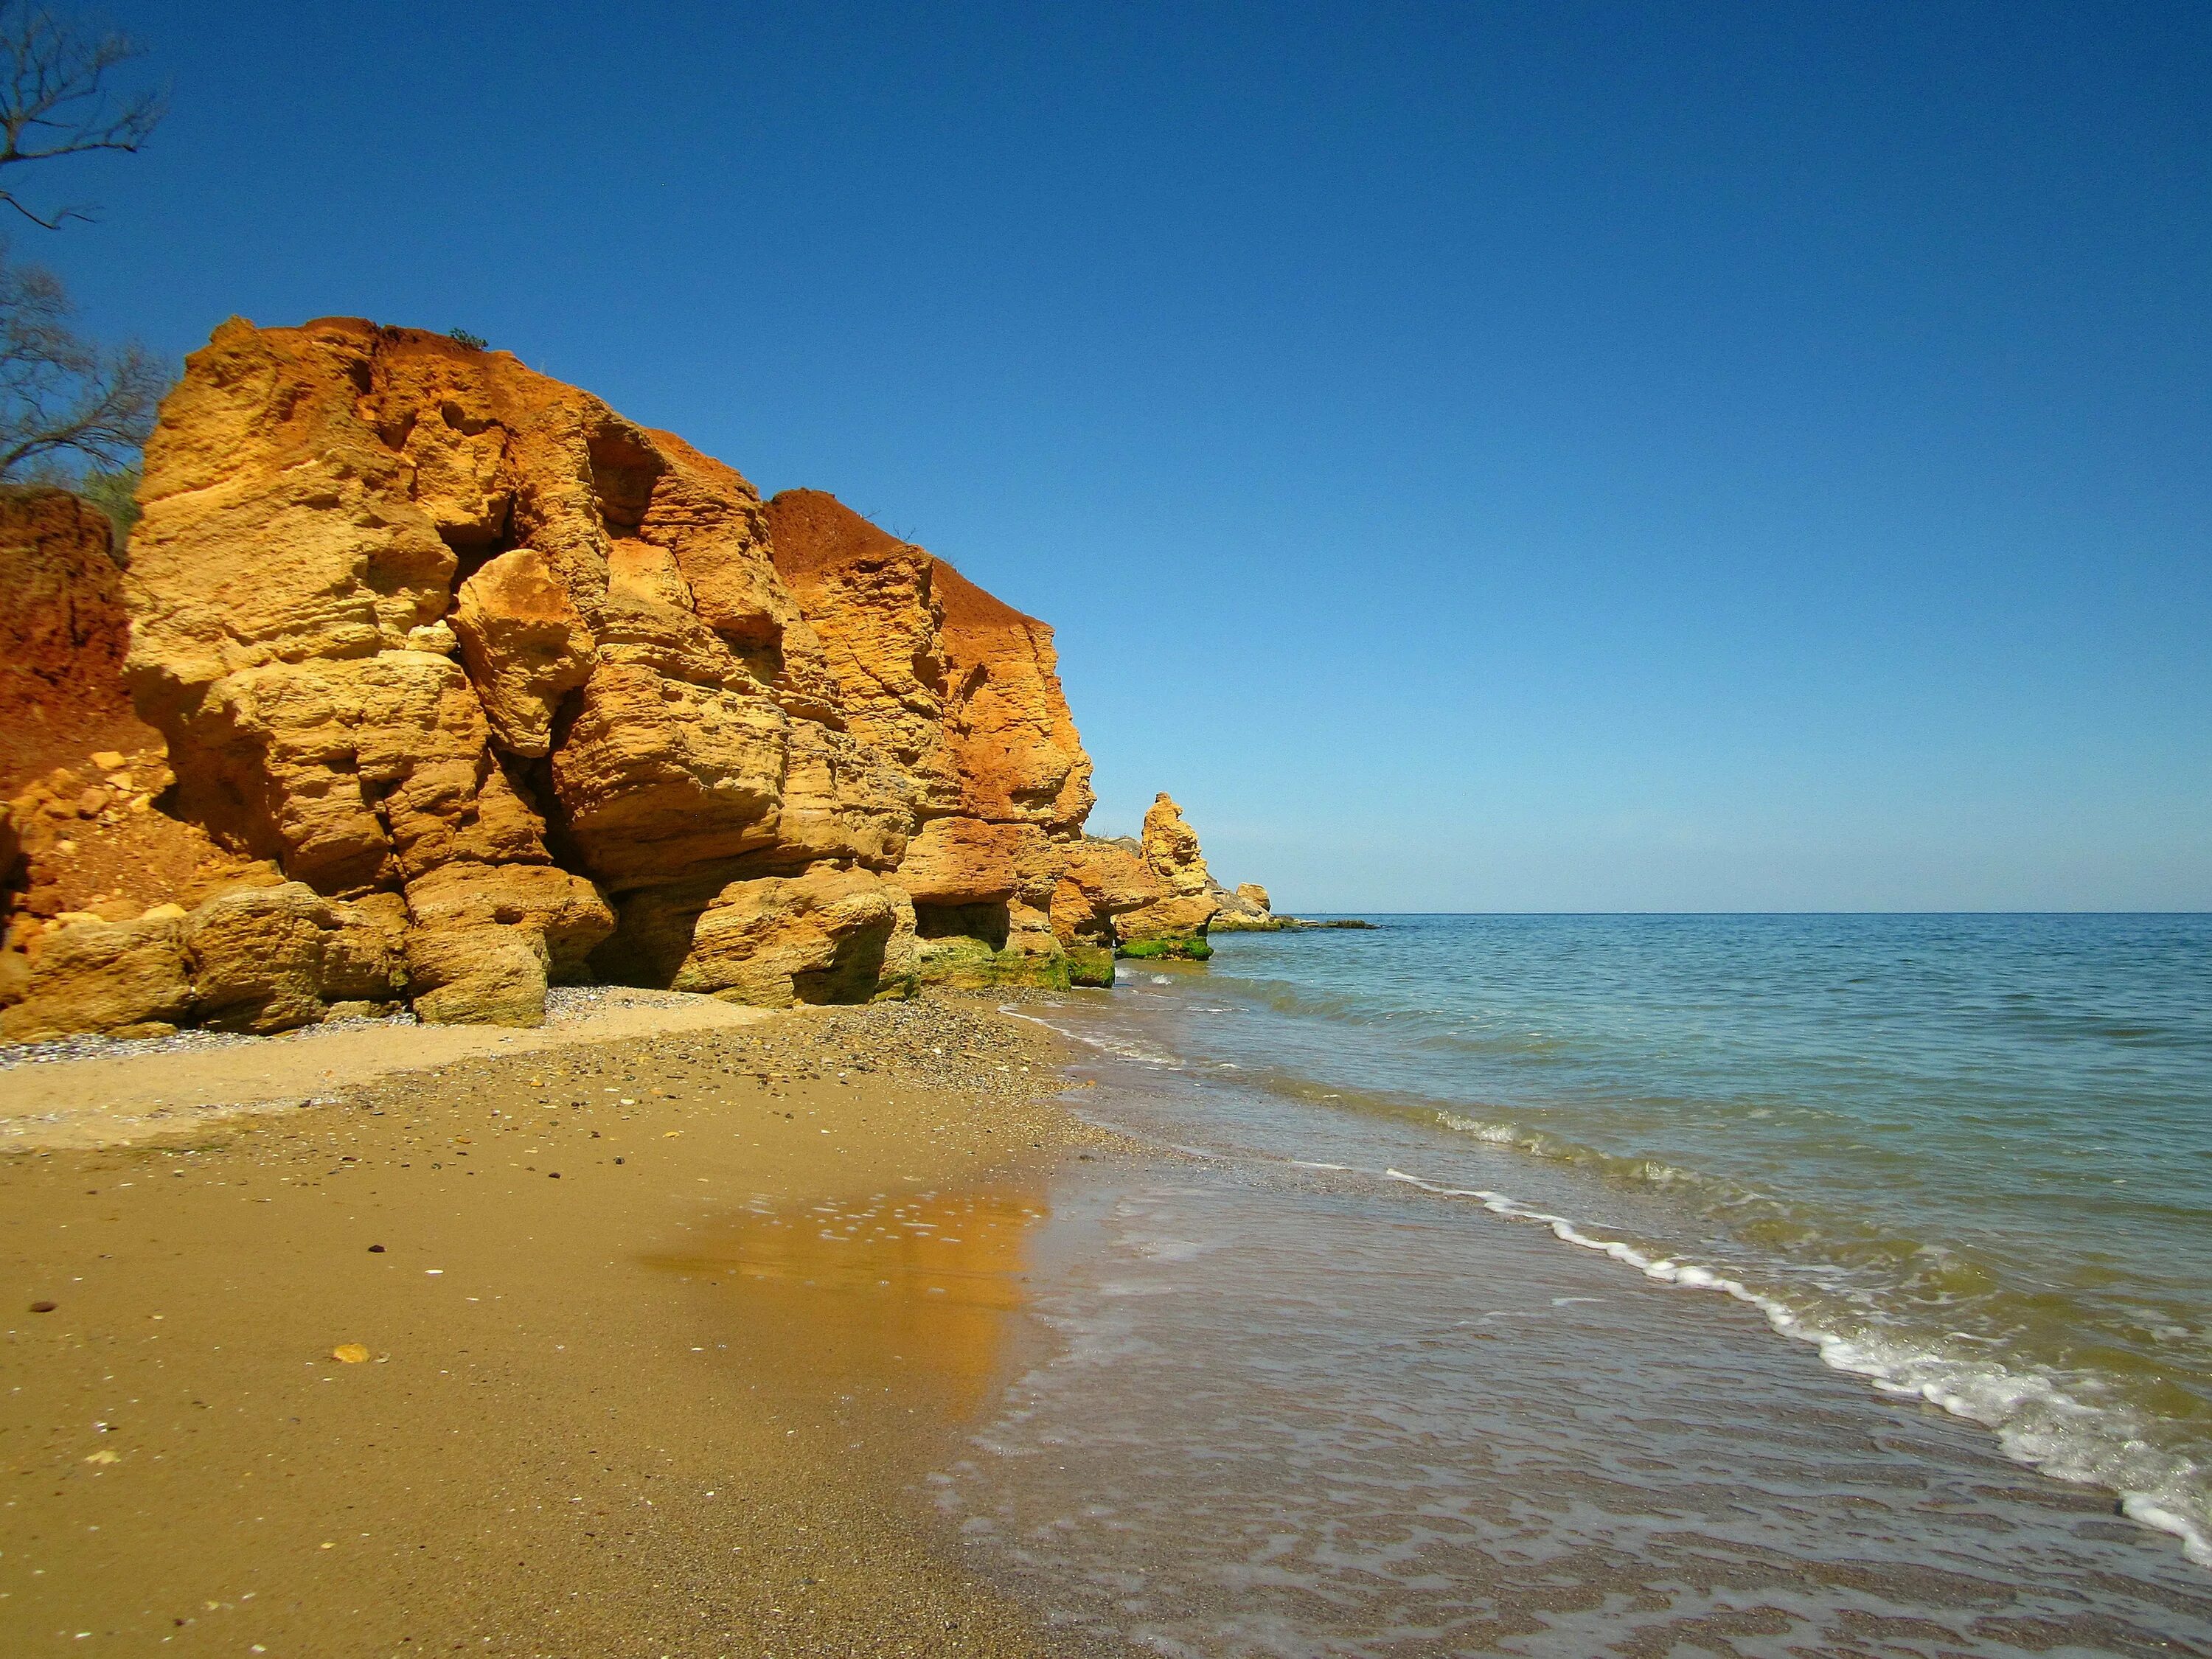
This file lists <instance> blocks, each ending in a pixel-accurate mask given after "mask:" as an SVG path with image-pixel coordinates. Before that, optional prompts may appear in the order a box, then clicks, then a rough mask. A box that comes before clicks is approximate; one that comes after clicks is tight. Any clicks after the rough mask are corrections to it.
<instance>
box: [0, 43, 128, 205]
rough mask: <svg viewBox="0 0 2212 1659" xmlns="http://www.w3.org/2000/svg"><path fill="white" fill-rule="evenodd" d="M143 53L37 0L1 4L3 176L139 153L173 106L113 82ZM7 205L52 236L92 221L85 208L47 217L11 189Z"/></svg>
mask: <svg viewBox="0 0 2212 1659" xmlns="http://www.w3.org/2000/svg"><path fill="white" fill-rule="evenodd" d="M144 51H145V49H144V48H143V47H142V46H139V45H138V43H137V41H135V40H131V38H130V37H129V36H128V35H125V34H119V33H116V32H115V31H114V30H112V29H107V28H103V27H100V26H99V25H97V24H92V23H87V22H83V21H78V20H76V19H75V18H71V17H69V16H66V15H60V14H58V13H56V12H54V11H52V10H50V9H47V8H46V7H45V6H41V5H38V4H35V3H33V0H0V138H4V140H5V142H4V143H0V169H4V168H7V167H11V166H13V165H15V164H16V163H18V162H23V161H52V160H54V159H55V158H56V157H58V156H63V155H89V154H92V153H94V152H95V151H98V150H104V149H119V150H131V151H135V150H137V149H138V147H139V146H140V145H142V144H143V143H145V142H146V140H147V138H148V137H149V135H150V134H151V133H152V132H153V131H154V129H155V126H156V125H159V124H160V122H161V117H162V115H163V114H164V113H166V112H167V100H165V99H164V98H163V97H162V95H161V94H160V93H159V92H153V91H146V92H122V91H118V89H117V88H115V87H114V86H113V85H112V82H111V79H110V77H111V76H112V72H113V71H114V70H116V68H117V67H118V66H119V65H121V64H127V63H129V62H131V60H132V59H133V58H139V57H142V56H143V55H144ZM9 176H10V177H12V176H13V175H9ZM0 202H5V203H6V204H8V205H9V207H12V208H14V209H15V211H16V212H18V213H20V214H21V215H22V216H24V217H25V218H27V219H28V220H29V221H30V222H32V223H33V224H35V225H40V226H43V227H44V228H46V229H48V230H53V229H56V228H58V227H60V226H61V225H63V224H65V223H67V222H69V221H70V220H71V219H88V218H90V217H91V216H92V214H91V210H90V209H88V208H85V207H60V208H55V209H53V210H52V211H50V212H48V213H45V214H41V213H40V212H39V211H38V210H35V209H33V208H32V207H30V206H28V205H27V204H25V203H24V202H23V200H22V198H21V197H19V196H17V195H16V194H15V192H14V191H10V190H7V189H5V188H0Z"/></svg>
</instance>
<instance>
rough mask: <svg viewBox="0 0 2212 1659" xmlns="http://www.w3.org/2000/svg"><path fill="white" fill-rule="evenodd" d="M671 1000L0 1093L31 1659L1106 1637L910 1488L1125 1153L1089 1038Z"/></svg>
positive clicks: (13, 1521)
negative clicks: (1001, 1569) (1096, 1117)
mask: <svg viewBox="0 0 2212 1659" xmlns="http://www.w3.org/2000/svg"><path fill="white" fill-rule="evenodd" d="M664 1001H667V1002H669V1006H662V1007H660V1008H658V1009H646V1008H638V1007H635V1006H633V1007H631V1008H630V1009H629V1010H627V1011H626V1012H622V1014H621V1018H619V1019H617V1020H614V1021H613V1022H612V1023H611V1024H609V1023H608V1022H606V1021H603V1022H602V1024H601V1025H600V1026H599V1028H596V1030H595V1031H594V1033H593V1034H592V1035H591V1036H588V1037H580V1036H576V1034H575V1033H574V1030H573V1029H572V1030H570V1031H569V1034H568V1040H560V1039H562V1030H561V1028H560V1027H558V1026H557V1025H556V1026H555V1027H549V1028H547V1029H546V1030H543V1031H534V1032H522V1033H515V1032H498V1031H492V1030H483V1029H481V1028H480V1029H477V1030H471V1031H468V1032H453V1033H441V1032H437V1031H435V1030H417V1029H410V1028H396V1029H394V1028H383V1029H381V1030H362V1031H356V1032H352V1033H328V1034H319V1035H316V1036H309V1037H305V1038H292V1039H277V1040H272V1041H267V1042H258V1043H253V1044H244V1045H234V1046H229V1047H223V1048H213V1049H210V1050H209V1051H207V1052H205V1053H197V1054H195V1053H182V1054H166V1055H162V1054H156V1055H150V1056H147V1057H143V1058H138V1059H130V1058H122V1059H117V1058H102V1059H88V1060H71V1061H65V1062H58V1063H48V1064H38V1065H26V1066H15V1067H14V1068H12V1069H10V1070H9V1071H7V1072H5V1073H0V1121H4V1122H5V1124H6V1125H7V1127H8V1128H9V1130H10V1131H11V1133H12V1147H13V1150H11V1152H9V1155H8V1156H7V1157H6V1158H0V1253H3V1254H4V1259H5V1261H6V1273H7V1288H8V1293H9V1305H8V1306H7V1308H6V1310H5V1318H4V1329H5V1332H6V1346H5V1359H4V1362H0V1364H4V1368H5V1376H4V1385H5V1390H6V1401H7V1404H6V1407H5V1409H4V1414H0V1431H4V1435H5V1445H6V1448H7V1467H8V1469H9V1474H10V1475H11V1476H12V1479H11V1480H9V1491H8V1492H7V1493H6V1494H5V1496H4V1498H0V1646H4V1647H5V1648H6V1649H7V1650H9V1651H11V1652H24V1653H28V1652H45V1651H55V1650H63V1649H67V1650H72V1651H89V1650H116V1651H123V1652H133V1653H136V1652H150V1651H154V1650H156V1649H161V1650H168V1651H179V1652H191V1651H207V1652H223V1653H259V1652H267V1653H270V1654H283V1653H317V1654H341V1653H343V1654H353V1653H364V1654H365V1653H408V1652H415V1651H422V1650H447V1651H453V1650H468V1651H471V1652H485V1653H549V1654H550V1653H592V1654H655V1655H659V1654H686V1655H690V1654H699V1655H708V1654H764V1653H791V1654H808V1653H823V1654H830V1653H835V1654H861V1653H886V1654H892V1653H896V1654H906V1653H914V1654H920V1653H932V1654H936V1653H963V1652H972V1653H979V1654H1018V1653H1030V1652H1042V1651H1047V1650H1048V1648H1047V1647H1046V1646H1044V1645H1042V1644H1040V1643H1039V1641H1038V1640H1037V1638H1036V1632H1035V1630H1034V1628H1033V1627H1032V1626H1031V1625H1030V1623H1029V1622H1028V1621H1027V1620H1025V1618H1024V1615H1023V1614H1021V1613H1018V1611H1017V1610H1016V1609H1015V1608H1013V1607H1012V1606H1010V1605H1009V1604H1007V1603H1006V1601H1003V1600H1002V1599H1001V1598H1000V1597H999V1596H997V1595H994V1594H993V1593H991V1592H990V1591H988V1590H987V1589H984V1588H982V1587H981V1586H979V1585H978V1584H976V1583H974V1582H972V1581H971V1580H970V1579H969V1577H966V1576H965V1575H963V1572H962V1571H961V1570H960V1569H959V1568H958V1567H957V1565H953V1564H952V1563H951V1561H950V1560H949V1559H946V1558H945V1556H944V1555H943V1554H941V1553H939V1549H938V1548H937V1547H935V1546H933V1544H932V1543H931V1542H930V1541H928V1539H927V1536H926V1535H925V1534H926V1528H923V1527H922V1525H921V1521H922V1519H923V1516H924V1514H925V1511H924V1510H923V1508H922V1502H921V1499H920V1498H917V1497H915V1495H914V1493H913V1492H912V1491H911V1490H910V1488H911V1486H913V1484H914V1483H915V1480H917V1478H918V1475H919V1474H920V1473H921V1470H922V1469H923V1468H925V1467H926V1466H927V1463H928V1462H929V1459H930V1457H931V1455H933V1453H935V1452H937V1451H939V1450H940V1449H941V1448H942V1447H943V1446H944V1445H945V1434H946V1431H947V1430H948V1428H950V1427H951V1426H953V1425H957V1424H959V1423H960V1422H962V1421H963V1419H964V1417H965V1416H966V1415H967V1414H969V1413H972V1412H973V1411H975V1409H976V1408H977V1407H979V1406H981V1404H982V1403H983V1402H984V1401H986V1400H987V1399H988V1398H989V1397H991V1396H992V1395H993V1394H994V1390H995V1388H996V1387H997V1385H998V1384H1000V1383H1001V1382H1002V1381H1003V1378H1004V1376H1005V1375H1006V1367H1007V1366H1008V1364H1009V1363H1010V1359H1011V1355H1010V1352H1009V1343H1010V1340H1012V1331H1011V1325H1012V1321H1011V1319H1010V1317H1009V1314H1010V1311H1011V1310H1012V1309H1013V1308H1014V1307H1015V1306H1016V1305H1018V1301H1019V1298H1020V1296H1021V1282H1020V1281H1021V1276H1022V1273H1023V1270H1024V1261H1025V1256H1024V1252H1025V1249H1026V1241H1027V1239H1028V1237H1029V1235H1030V1230H1031V1229H1032V1228H1033V1227H1034V1226H1035V1225H1036V1223H1037V1222H1038V1221H1039V1220H1041V1219H1042V1197H1041V1194H1042V1189H1043V1183H1044V1178H1045V1176H1046V1174H1047V1172H1048V1170H1049V1169H1050V1168H1051V1167H1052V1166H1053V1165H1054V1163H1055V1162H1056V1161H1057V1160H1059V1159H1060V1158H1063V1157H1072V1156H1078V1155H1084V1156H1096V1155H1097V1153H1096V1152H1084V1153H1081V1154H1078V1153H1077V1152H1074V1151H1073V1148H1074V1146H1076V1144H1077V1143H1078V1142H1084V1143H1086V1144H1087V1143H1088V1141H1089V1140H1090V1139H1091V1135H1090V1133H1089V1132H1087V1131H1085V1130H1083V1129H1082V1128H1081V1127H1080V1126H1079V1125H1078V1124H1076V1123H1075V1122H1074V1121H1073V1119H1071V1118H1070V1117H1069V1116H1068V1115H1066V1114H1065V1113H1064V1112H1063V1111H1062V1110H1060V1109H1059V1108H1058V1107H1057V1106H1055V1105H1054V1104H1053V1103H1051V1102H1050V1100H1049V1096H1050V1095H1051V1093H1052V1092H1053V1091H1055V1090H1056V1089H1057V1087H1058V1086H1059V1084H1058V1077H1057V1072H1056V1069H1055V1051H1054V1048H1053V1046H1052V1041H1051V1039H1050V1038H1049V1037H1048V1036H1047V1035H1046V1034H1044V1033H1042V1032H1041V1031H1039V1030H1037V1029H1036V1028H1035V1027H1033V1026H1030V1025H1028V1024H1023V1023H1020V1022H1017V1021H1015V1020H1012V1019H1010V1018H1006V1017H1005V1016H1003V1015H1000V1014H998V1013H996V1012H993V1011H992V1009H991V1007H990V1006H989V1004H988V1002H987V1001H986V1000H968V1001H960V1000H935V1001H932V1002H928V1003H924V1004H917V1005H908V1006H880V1007H874V1008H864V1009H836V1010H811V1011H805V1012H797V1013H793V1014H789V1015H781V1016H763V1015H759V1014H757V1012H753V1011H732V1010H728V1009H726V1008H725V1006H723V1005H720V1004H713V1005H711V1007H709V1008H708V1009H706V1010H703V1011H702V1010H701V1009H700V1008H699V1007H698V1006H697V1005H698V1004H699V1003H702V1002H703V1001H705V1000H703V999H687V1000H684V1004H686V1005H688V1006H675V1005H674V1004H673V1002H672V1000H664ZM602 1012H605V1011H602ZM725 1016H727V1017H725ZM624 1022H627V1024H624ZM641 1026H642V1027H644V1028H645V1029H643V1030H640V1029H638V1028H639V1027H641ZM655 1026H657V1027H658V1030H657V1032H656V1031H655V1030H653V1028H654V1027H655ZM256 1067H258V1068H260V1069H259V1071H258V1072H257V1071H254V1068H256ZM246 1073H252V1075H253V1076H254V1077H260V1078H264V1079H274V1082H275V1084H276V1086H273V1087H269V1088H256V1087H247V1086H246V1084H247V1083H248V1082H250V1081H251V1080H252V1079H250V1078H248V1077H247V1076H246ZM224 1089H229V1090H231V1091H234V1096H235V1098H236V1099H237V1100H241V1101H242V1100H247V1099H251V1100H255V1101H258V1102H259V1103H260V1107H259V1109H257V1110H254V1111H252V1112H247V1113H234V1114H229V1115H222V1114H217V1113H215V1112H213V1111H212V1110H211V1108H212V1107H213V1106H215V1105H216V1103H217V1101H216V1098H215V1097H216V1096H219V1095H220V1094H221V1093H222V1091H223V1090H224ZM288 1096H289V1097H292V1099H291V1103H290V1105H289V1107H287V1106H285V1105H283V1100H284V1098H285V1097H288ZM300 1097H312V1098H316V1099H320V1100H325V1101H327V1102H328V1103H322V1104H315V1105H311V1106H306V1107H301V1105H299V1103H298V1100H299V1098H300ZM102 1106H106V1107H109V1108H111V1109H110V1110H107V1111H106V1112H102V1111H101V1110H100V1108H101V1107H102ZM100 1140H104V1141H105V1142H106V1144H104V1145H94V1144H90V1143H92V1142H94V1141H100ZM1049 1650H1051V1651H1056V1652H1058V1651H1066V1646H1065V1644H1060V1643H1057V1642H1055V1643H1054V1644H1052V1645H1051V1646H1050V1648H1049Z"/></svg>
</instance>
